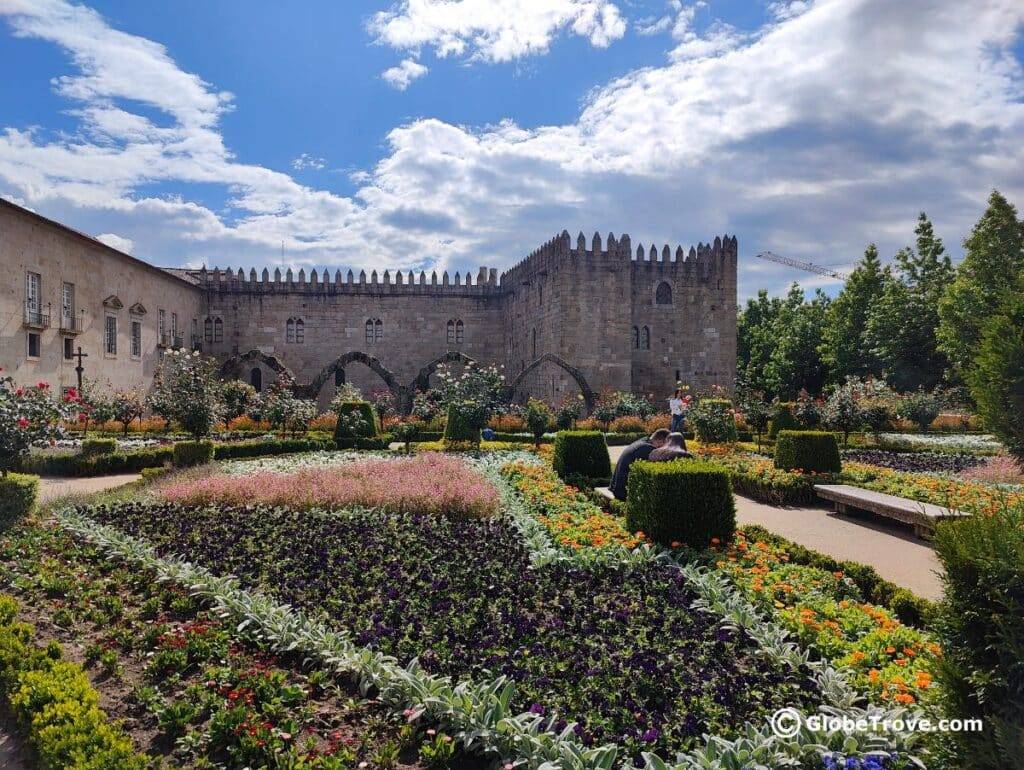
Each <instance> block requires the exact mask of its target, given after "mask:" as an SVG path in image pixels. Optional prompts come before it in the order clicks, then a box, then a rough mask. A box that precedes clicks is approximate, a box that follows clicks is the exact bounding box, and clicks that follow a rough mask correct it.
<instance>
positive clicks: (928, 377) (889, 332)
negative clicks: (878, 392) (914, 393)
mask: <svg viewBox="0 0 1024 770" xmlns="http://www.w3.org/2000/svg"><path fill="white" fill-rule="evenodd" d="M914 232H915V234H916V235H917V248H916V249H914V248H911V247H909V246H908V247H906V248H904V249H900V251H899V252H898V253H897V254H896V257H895V259H894V263H895V266H896V275H895V278H894V280H891V281H888V282H887V283H886V286H885V288H884V290H883V292H882V294H881V296H880V297H879V300H878V302H877V303H876V304H875V306H874V308H873V309H872V311H871V313H870V314H869V317H868V324H867V331H866V334H865V341H866V343H867V345H868V347H869V348H870V350H871V351H872V354H873V355H875V356H877V358H878V360H879V362H880V363H881V367H882V373H883V375H884V376H885V379H886V381H887V382H888V383H889V385H891V386H892V387H893V388H895V389H896V390H899V391H908V390H917V389H918V388H926V389H929V390H931V389H932V388H934V387H935V386H936V385H938V384H939V383H940V382H942V381H943V378H944V375H945V370H946V367H947V364H948V362H947V360H946V357H945V355H943V353H942V352H941V351H940V350H939V349H938V340H937V338H936V329H937V327H938V325H939V313H938V305H939V301H940V299H941V298H942V296H943V294H944V293H945V289H946V287H947V286H948V284H949V283H950V282H951V281H952V279H953V266H952V264H951V263H950V261H949V256H948V255H947V254H946V248H945V246H943V244H942V240H941V239H940V238H937V237H936V236H935V232H934V230H933V228H932V223H931V222H930V221H929V220H928V217H927V216H926V215H925V214H924V212H922V213H921V215H920V216H919V217H918V220H917V227H916V228H915V230H914Z"/></svg>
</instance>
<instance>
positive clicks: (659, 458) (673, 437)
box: [647, 433, 693, 463]
mask: <svg viewBox="0 0 1024 770" xmlns="http://www.w3.org/2000/svg"><path fill="white" fill-rule="evenodd" d="M681 457H693V455H691V454H690V453H689V452H687V451H686V437H685V436H683V434H682V433H670V434H669V436H668V438H667V439H666V440H665V445H664V446H662V447H659V448H658V449H655V450H654V451H653V452H651V453H650V454H649V455H648V456H647V459H648V460H650V461H651V462H652V463H663V462H667V461H669V460H678V459H679V458H681Z"/></svg>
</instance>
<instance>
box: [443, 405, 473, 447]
mask: <svg viewBox="0 0 1024 770" xmlns="http://www.w3.org/2000/svg"><path fill="white" fill-rule="evenodd" d="M444 441H445V443H446V444H448V443H451V444H458V443H462V442H466V441H468V442H469V443H471V444H479V443H480V427H479V426H477V425H474V424H473V423H472V421H470V420H468V419H467V418H466V416H465V413H464V412H462V411H460V410H459V409H457V408H456V407H454V406H449V407H448V419H447V421H446V422H445V426H444Z"/></svg>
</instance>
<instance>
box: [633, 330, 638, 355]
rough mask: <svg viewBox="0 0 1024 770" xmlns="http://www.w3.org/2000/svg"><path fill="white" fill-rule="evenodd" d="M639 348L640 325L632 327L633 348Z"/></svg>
mask: <svg viewBox="0 0 1024 770" xmlns="http://www.w3.org/2000/svg"><path fill="white" fill-rule="evenodd" d="M639 349H640V327H639V326H634V327H633V350H639Z"/></svg>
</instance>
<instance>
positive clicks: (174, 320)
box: [171, 313, 178, 344]
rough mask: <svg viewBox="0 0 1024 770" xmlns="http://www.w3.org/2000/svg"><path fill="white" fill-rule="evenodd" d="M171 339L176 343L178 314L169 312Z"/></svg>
mask: <svg viewBox="0 0 1024 770" xmlns="http://www.w3.org/2000/svg"><path fill="white" fill-rule="evenodd" d="M171 341H172V342H173V343H174V344H177V343H178V314H177V313H171Z"/></svg>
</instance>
